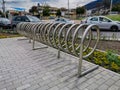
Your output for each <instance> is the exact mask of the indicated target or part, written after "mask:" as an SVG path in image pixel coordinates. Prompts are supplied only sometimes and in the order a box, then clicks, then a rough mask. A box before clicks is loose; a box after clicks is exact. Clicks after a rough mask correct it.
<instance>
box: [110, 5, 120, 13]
mask: <svg viewBox="0 0 120 90" xmlns="http://www.w3.org/2000/svg"><path fill="white" fill-rule="evenodd" d="M112 11H117V12H120V4H115V5H114V6H113V8H112Z"/></svg>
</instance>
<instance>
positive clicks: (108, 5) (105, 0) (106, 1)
mask: <svg viewBox="0 0 120 90" xmlns="http://www.w3.org/2000/svg"><path fill="white" fill-rule="evenodd" d="M110 1H111V0H103V5H104V6H106V7H108V8H109V7H110Z"/></svg>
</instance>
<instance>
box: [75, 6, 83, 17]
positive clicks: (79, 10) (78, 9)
mask: <svg viewBox="0 0 120 90" xmlns="http://www.w3.org/2000/svg"><path fill="white" fill-rule="evenodd" d="M84 13H85V8H84V7H77V8H76V14H77V15H79V16H80V15H81V14H84Z"/></svg>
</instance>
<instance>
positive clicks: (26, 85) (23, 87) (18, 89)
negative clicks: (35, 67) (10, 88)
mask: <svg viewBox="0 0 120 90" xmlns="http://www.w3.org/2000/svg"><path fill="white" fill-rule="evenodd" d="M28 87H30V84H25V85H23V86H20V87H18V88H17V90H23V89H26V88H28Z"/></svg>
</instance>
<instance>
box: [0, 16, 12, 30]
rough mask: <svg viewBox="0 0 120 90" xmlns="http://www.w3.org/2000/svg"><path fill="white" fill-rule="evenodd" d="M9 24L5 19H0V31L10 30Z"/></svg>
mask: <svg viewBox="0 0 120 90" xmlns="http://www.w3.org/2000/svg"><path fill="white" fill-rule="evenodd" d="M10 28H11V22H10V20H9V19H7V18H0V29H10Z"/></svg>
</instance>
